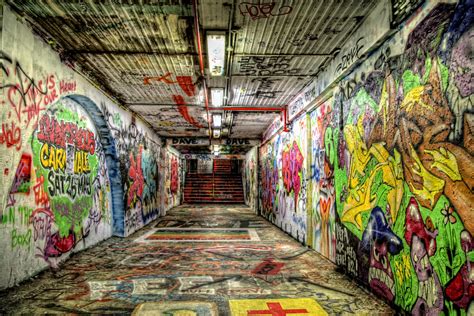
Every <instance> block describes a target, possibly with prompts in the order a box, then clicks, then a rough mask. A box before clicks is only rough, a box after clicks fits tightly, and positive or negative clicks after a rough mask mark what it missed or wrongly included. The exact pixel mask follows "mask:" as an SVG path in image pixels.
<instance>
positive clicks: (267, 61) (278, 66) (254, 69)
mask: <svg viewBox="0 0 474 316" xmlns="http://www.w3.org/2000/svg"><path fill="white" fill-rule="evenodd" d="M292 61H293V57H291V56H272V57H260V56H246V57H242V58H240V60H239V61H238V63H239V73H241V74H243V75H248V76H284V75H289V74H290V75H295V74H298V73H299V72H300V71H301V69H299V68H292V65H291V63H292ZM275 81H276V80H273V81H272V80H269V79H263V78H261V80H260V85H263V87H265V86H269V85H270V84H273V82H275ZM262 89H263V88H262Z"/></svg>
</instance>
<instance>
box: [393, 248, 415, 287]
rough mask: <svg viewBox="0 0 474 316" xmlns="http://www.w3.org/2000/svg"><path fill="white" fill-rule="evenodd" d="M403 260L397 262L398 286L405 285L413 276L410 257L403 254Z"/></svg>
mask: <svg viewBox="0 0 474 316" xmlns="http://www.w3.org/2000/svg"><path fill="white" fill-rule="evenodd" d="M401 259H402V260H400V261H396V262H395V267H396V269H395V273H396V276H397V279H398V284H403V283H404V282H405V280H408V279H410V276H411V263H410V257H409V256H408V255H406V254H402V255H401Z"/></svg>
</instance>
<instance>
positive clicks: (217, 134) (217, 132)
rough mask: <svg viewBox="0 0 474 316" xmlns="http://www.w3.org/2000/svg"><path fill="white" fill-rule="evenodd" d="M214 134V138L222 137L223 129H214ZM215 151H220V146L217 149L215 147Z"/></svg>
mask: <svg viewBox="0 0 474 316" xmlns="http://www.w3.org/2000/svg"><path fill="white" fill-rule="evenodd" d="M212 136H213V137H214V138H219V137H221V130H220V129H214V130H213V134H212ZM214 151H217V152H218V151H219V148H217V149H216V148H214Z"/></svg>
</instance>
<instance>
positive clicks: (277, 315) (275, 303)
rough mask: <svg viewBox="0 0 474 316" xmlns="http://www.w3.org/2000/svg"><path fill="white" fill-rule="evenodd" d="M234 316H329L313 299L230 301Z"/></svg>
mask: <svg viewBox="0 0 474 316" xmlns="http://www.w3.org/2000/svg"><path fill="white" fill-rule="evenodd" d="M229 305H230V311H231V314H232V316H248V315H272V316H287V315H288V316H315V315H318V316H320V315H328V314H327V313H326V311H325V310H324V309H322V307H321V306H320V305H319V304H318V303H317V302H316V301H315V300H314V299H312V298H275V299H259V300H230V301H229Z"/></svg>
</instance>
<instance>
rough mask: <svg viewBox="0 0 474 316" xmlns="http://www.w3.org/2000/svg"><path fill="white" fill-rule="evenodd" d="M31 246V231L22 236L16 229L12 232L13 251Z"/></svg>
mask: <svg viewBox="0 0 474 316" xmlns="http://www.w3.org/2000/svg"><path fill="white" fill-rule="evenodd" d="M30 244H31V229H28V230H27V231H26V233H24V234H20V233H18V232H17V230H16V228H14V229H13V230H12V249H15V248H16V247H29V246H30Z"/></svg>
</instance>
